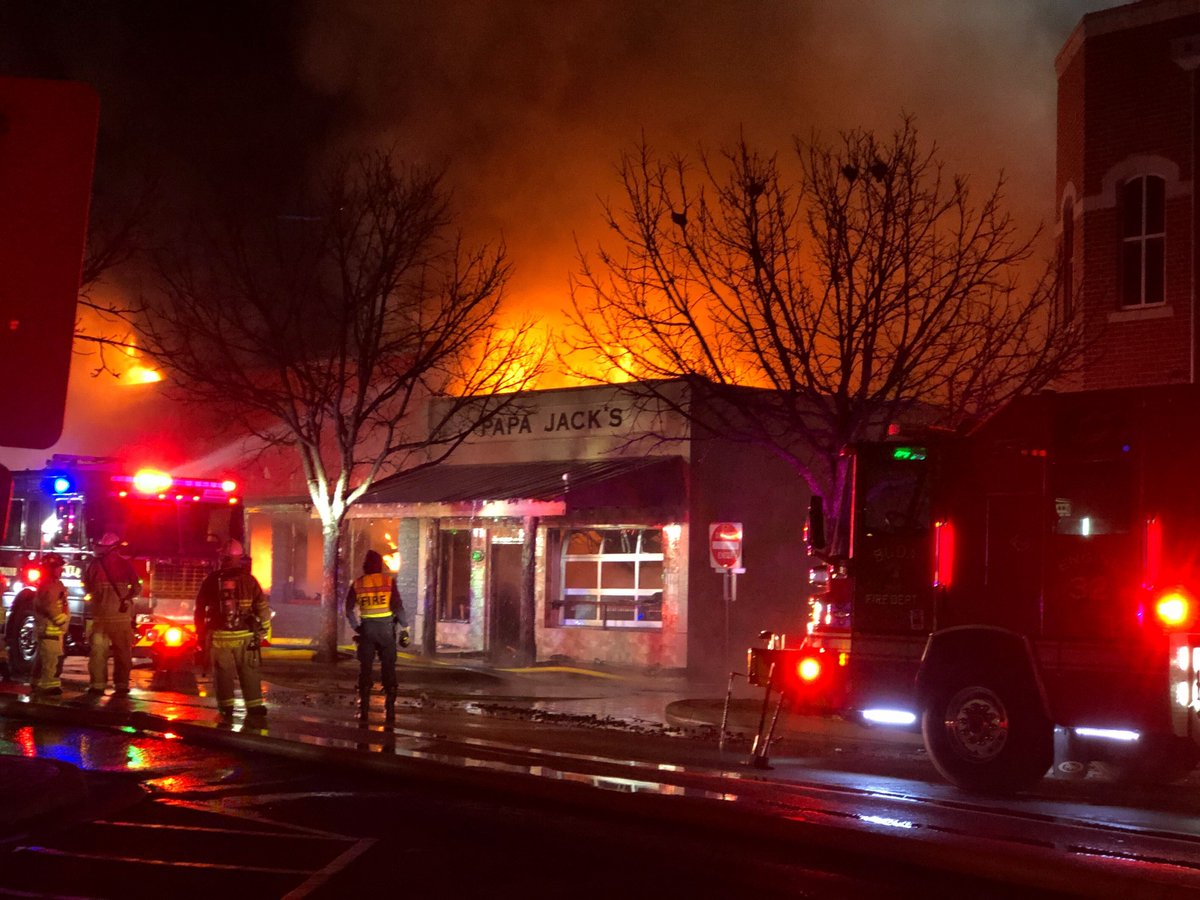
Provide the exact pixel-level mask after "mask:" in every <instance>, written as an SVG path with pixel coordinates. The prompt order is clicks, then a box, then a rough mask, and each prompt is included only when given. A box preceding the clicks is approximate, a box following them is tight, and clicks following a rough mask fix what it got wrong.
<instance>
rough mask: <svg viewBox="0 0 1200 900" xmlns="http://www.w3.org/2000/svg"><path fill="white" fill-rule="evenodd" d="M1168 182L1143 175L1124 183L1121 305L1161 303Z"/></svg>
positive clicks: (1122, 194) (1122, 190) (1121, 203)
mask: <svg viewBox="0 0 1200 900" xmlns="http://www.w3.org/2000/svg"><path fill="white" fill-rule="evenodd" d="M1165 206H1166V182H1165V181H1164V180H1163V179H1162V178H1159V177H1158V176H1155V175H1140V176H1138V177H1137V178H1131V179H1130V180H1129V181H1126V182H1125V183H1124V184H1122V185H1121V199H1120V212H1121V305H1122V306H1126V307H1129V306H1147V305H1149V304H1152V303H1162V302H1163V300H1164V299H1165V295H1164V293H1163V262H1164V246H1165V243H1166V210H1165Z"/></svg>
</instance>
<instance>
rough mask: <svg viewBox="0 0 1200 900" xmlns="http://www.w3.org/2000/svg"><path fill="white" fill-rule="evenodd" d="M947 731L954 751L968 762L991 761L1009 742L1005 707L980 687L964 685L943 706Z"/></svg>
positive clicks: (997, 698) (995, 697)
mask: <svg viewBox="0 0 1200 900" xmlns="http://www.w3.org/2000/svg"><path fill="white" fill-rule="evenodd" d="M945 724H946V734H947V736H948V737H949V738H950V744H951V746H953V747H954V750H955V752H956V753H957V754H958V755H959V756H961V757H963V758H964V759H967V760H970V761H971V762H976V763H984V762H990V761H991V760H994V759H995V758H996V757H998V756H999V755H1000V754H1001V752H1003V750H1004V747H1005V745H1006V744H1007V743H1008V733H1009V721H1008V710H1007V709H1006V708H1005V706H1004V703H1003V702H1002V701H1001V700H1000V698H999V697H998V696H996V694H995V693H993V692H992V691H990V690H988V689H987V688H983V687H969V688H964V689H963V690H961V691H959V692H958V693H957V694H955V695H954V696H953V697H952V698H951V700H950V702H949V703H948V704H947V705H946V720H945Z"/></svg>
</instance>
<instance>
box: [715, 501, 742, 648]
mask: <svg viewBox="0 0 1200 900" xmlns="http://www.w3.org/2000/svg"><path fill="white" fill-rule="evenodd" d="M708 561H709V563H710V564H711V565H712V567H713V571H715V572H720V573H722V576H723V579H724V584H723V588H724V597H723V600H724V607H725V658H724V659H725V662H727V663H728V662H729V617H730V611H731V609H732V607H733V604H734V603H735V602H736V601H737V577H738V574H739V573H741V572H745V571H746V570H745V568H743V567H742V523H741V522H713V523H711V524H710V525H709V526H708Z"/></svg>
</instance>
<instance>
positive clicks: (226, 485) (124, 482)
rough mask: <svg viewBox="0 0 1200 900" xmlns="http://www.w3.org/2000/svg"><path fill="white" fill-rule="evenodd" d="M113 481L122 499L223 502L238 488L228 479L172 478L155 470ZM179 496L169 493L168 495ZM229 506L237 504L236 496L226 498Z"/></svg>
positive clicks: (147, 470)
mask: <svg viewBox="0 0 1200 900" xmlns="http://www.w3.org/2000/svg"><path fill="white" fill-rule="evenodd" d="M112 481H113V483H114V484H116V485H120V486H122V488H121V490H119V491H118V495H119V496H121V497H127V496H129V494H130V493H134V494H137V495H141V496H147V497H157V498H158V499H159V500H166V499H167V497H168V496H171V497H173V498H174V499H176V500H184V499H191V500H192V501H195V502H199V501H200V500H202V499H203V500H224V499H226V497H227V495H229V494H232V493H233V491H235V490H236V489H237V482H235V481H232V480H230V479H228V478H226V479H224V480H222V481H216V480H213V479H206V478H175V477H173V476H171V475H169V474H168V473H166V472H160V471H158V470H157V469H141V470H139V471H138V472H136V473H135V474H133V475H113V476H112ZM173 491H175V492H178V493H168V492H173ZM228 499H229V502H230V503H237V498H236V497H229V498H228Z"/></svg>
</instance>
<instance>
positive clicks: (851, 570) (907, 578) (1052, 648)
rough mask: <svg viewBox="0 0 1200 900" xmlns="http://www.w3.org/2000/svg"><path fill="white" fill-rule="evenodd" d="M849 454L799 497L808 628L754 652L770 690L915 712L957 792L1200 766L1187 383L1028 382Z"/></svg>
mask: <svg viewBox="0 0 1200 900" xmlns="http://www.w3.org/2000/svg"><path fill="white" fill-rule="evenodd" d="M844 462H845V463H846V464H847V465H848V478H847V482H848V487H847V491H846V496H845V497H843V498H840V500H835V501H833V502H831V503H829V504H828V506H827V504H826V503H825V499H824V498H822V497H819V496H818V497H814V498H813V500H812V503H811V506H810V509H809V521H808V528H807V540H808V545H809V551H810V555H811V556H813V558H815V559H816V560H817V564H816V565H814V566H813V567H812V569H811V574H810V582H811V585H810V587H811V596H810V599H809V608H808V616H807V621H806V627H805V629H804V632H803V633H802V634H798V635H787V634H773V633H771V632H764V633H763V636H762V637H763V638H764V640H766V641H767V644H766V646H764V647H756V648H753V649H752V650H751V651H750V675H751V681H752V682H753V683H755V684H758V685H760V686H766V688H767V691H768V696H769V695H770V691H771V689H772V688H774V689H775V690H778V691H780V692H782V693H783V695H784V698H786V700H787V702H788V704H789V707H791V708H797V709H801V710H804V711H807V712H819V713H831V714H837V715H842V716H846V717H853V718H854V719H855V720H857V721H860V722H862V723H864V724H874V725H878V726H883V727H886V726H898V727H908V728H912V729H915V728H917V727H918V726H919V727H920V729H921V731H922V734H923V737H924V742H925V746H926V749H927V751H928V753H929V756H930V758H931V760H932V762H933V763H934V765H935V767H936V768H937V770H938V771H939V772H940V774H941V775H942V776H943V777H944V778H946V779H947V780H948V781H950V782H951V783H953V784H955V785H957V786H959V787H960V788H963V789H966V790H970V791H978V792H1009V791H1014V790H1021V789H1024V788H1028V787H1030V786H1032V785H1033V784H1035V783H1036V782H1037V780H1039V779H1041V778H1042V777H1043V776H1044V775H1045V774H1046V773H1047V771H1048V770H1049V769H1050V768H1051V766H1052V765H1057V766H1058V767H1059V768H1060V769H1061V771H1063V772H1064V773H1065V772H1075V773H1079V772H1081V771H1082V772H1086V771H1087V768H1086V767H1087V765H1088V764H1089V763H1091V762H1100V763H1102V764H1104V766H1105V767H1106V768H1107V769H1108V770H1109V772H1110V773H1112V774H1114V775H1115V776H1116V777H1117V778H1119V779H1122V780H1125V781H1127V782H1141V783H1165V782H1170V781H1174V780H1178V779H1179V778H1181V777H1183V776H1184V775H1186V774H1187V773H1188V772H1189V771H1190V770H1191V769H1192V768H1193V767H1194V766H1195V763H1196V761H1197V744H1198V743H1200V720H1198V719H1197V716H1198V714H1200V680H1198V679H1200V388H1198V387H1195V386H1190V385H1188V386H1171V387H1156V388H1137V389H1119V390H1103V391H1086V392H1079V393H1062V394H1057V393H1050V392H1047V393H1042V394H1038V395H1035V396H1030V397H1024V398H1019V399H1017V400H1015V401H1013V402H1012V403H1010V404H1009V405H1008V406H1007V407H1005V408H1004V409H1003V410H1001V411H1000V412H999V413H998V414H996V415H995V416H993V417H992V418H991V419H989V420H988V421H986V422H984V423H983V424H981V425H980V426H979V427H977V428H975V429H974V430H973V431H971V432H970V433H968V434H966V435H965V436H957V435H953V434H949V433H938V432H936V431H931V430H926V431H924V432H914V433H910V434H903V433H896V434H892V435H889V437H888V438H887V439H883V440H878V441H871V442H864V443H860V444H857V445H855V446H852V447H849V448H848V449H847V450H846V457H845V459H844Z"/></svg>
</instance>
